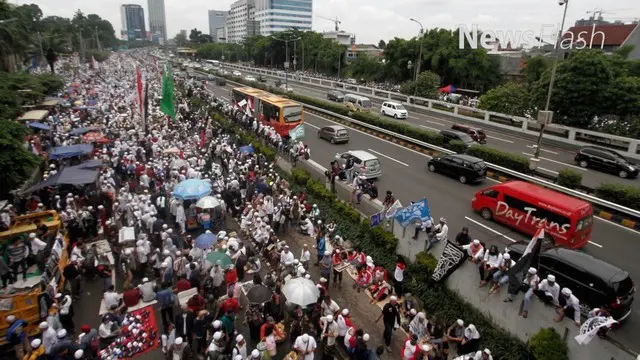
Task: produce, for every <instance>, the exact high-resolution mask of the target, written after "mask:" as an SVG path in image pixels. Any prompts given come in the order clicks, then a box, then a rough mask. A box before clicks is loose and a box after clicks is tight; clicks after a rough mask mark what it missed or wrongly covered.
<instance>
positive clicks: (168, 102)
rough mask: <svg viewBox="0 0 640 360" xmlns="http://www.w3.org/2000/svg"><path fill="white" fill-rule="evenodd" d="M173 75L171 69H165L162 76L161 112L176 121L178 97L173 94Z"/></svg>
mask: <svg viewBox="0 0 640 360" xmlns="http://www.w3.org/2000/svg"><path fill="white" fill-rule="evenodd" d="M173 91H174V88H173V74H172V73H171V67H169V66H166V65H165V67H164V73H163V74H162V100H161V101H160V111H162V112H163V113H165V114H167V115H169V116H170V117H171V118H172V119H173V120H174V121H175V120H176V105H175V103H176V97H175V94H174V93H173Z"/></svg>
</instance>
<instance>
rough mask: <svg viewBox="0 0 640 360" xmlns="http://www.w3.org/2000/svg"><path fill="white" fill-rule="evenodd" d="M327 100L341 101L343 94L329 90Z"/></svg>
mask: <svg viewBox="0 0 640 360" xmlns="http://www.w3.org/2000/svg"><path fill="white" fill-rule="evenodd" d="M327 100H331V101H335V102H343V101H344V94H343V93H341V92H340V91H337V90H331V91H329V92H328V93H327Z"/></svg>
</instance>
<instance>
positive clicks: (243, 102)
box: [238, 100, 247, 107]
mask: <svg viewBox="0 0 640 360" xmlns="http://www.w3.org/2000/svg"><path fill="white" fill-rule="evenodd" d="M246 103H247V100H242V101H240V102H239V103H238V106H240V107H243V106H244V105H245V104H246Z"/></svg>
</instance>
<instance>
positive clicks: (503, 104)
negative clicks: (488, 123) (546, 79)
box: [479, 82, 531, 116]
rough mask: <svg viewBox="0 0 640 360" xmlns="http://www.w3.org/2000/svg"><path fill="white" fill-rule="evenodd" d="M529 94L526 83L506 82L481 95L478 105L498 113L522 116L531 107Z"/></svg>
mask: <svg viewBox="0 0 640 360" xmlns="http://www.w3.org/2000/svg"><path fill="white" fill-rule="evenodd" d="M530 96H531V95H530V92H529V88H528V86H527V85H525V84H517V83H513V82H508V83H506V84H504V85H501V86H498V87H496V88H493V89H491V90H489V91H487V92H486V93H485V94H484V95H482V96H481V97H480V105H479V107H480V108H481V109H484V110H489V111H495V112H498V113H503V114H509V115H515V116H524V115H525V114H527V112H528V111H529V110H530V108H531V101H530Z"/></svg>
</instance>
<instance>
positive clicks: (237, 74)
mask: <svg viewBox="0 0 640 360" xmlns="http://www.w3.org/2000/svg"><path fill="white" fill-rule="evenodd" d="M232 74H233V76H242V73H241V72H240V71H238V70H234V71H233V72H232Z"/></svg>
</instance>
